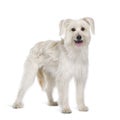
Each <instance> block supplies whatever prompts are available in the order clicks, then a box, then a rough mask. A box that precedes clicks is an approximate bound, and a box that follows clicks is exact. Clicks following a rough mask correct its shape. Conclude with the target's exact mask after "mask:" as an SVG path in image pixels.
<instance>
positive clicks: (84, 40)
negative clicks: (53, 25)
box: [59, 17, 95, 48]
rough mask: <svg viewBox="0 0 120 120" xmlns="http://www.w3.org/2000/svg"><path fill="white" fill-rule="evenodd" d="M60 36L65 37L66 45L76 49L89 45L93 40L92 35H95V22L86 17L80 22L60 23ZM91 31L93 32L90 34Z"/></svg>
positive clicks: (62, 21) (68, 21)
mask: <svg viewBox="0 0 120 120" xmlns="http://www.w3.org/2000/svg"><path fill="white" fill-rule="evenodd" d="M59 26H60V35H63V34H64V35H65V36H64V37H65V38H64V43H65V45H69V46H70V45H71V46H73V47H76V48H80V47H81V46H85V45H88V44H89V42H90V39H91V35H90V33H91V32H92V33H93V34H94V31H95V28H94V20H93V19H92V18H89V17H86V18H83V19H79V20H72V19H66V20H61V22H60V25H59ZM90 29H91V32H90Z"/></svg>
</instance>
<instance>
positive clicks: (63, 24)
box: [59, 19, 72, 36]
mask: <svg viewBox="0 0 120 120" xmlns="http://www.w3.org/2000/svg"><path fill="white" fill-rule="evenodd" d="M71 21H72V20H71V19H66V20H61V21H60V24H59V29H60V32H59V35H60V36H61V35H63V34H64V33H65V31H66V28H67V27H68V25H69V24H70V22H71Z"/></svg>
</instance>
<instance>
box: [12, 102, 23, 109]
mask: <svg viewBox="0 0 120 120" xmlns="http://www.w3.org/2000/svg"><path fill="white" fill-rule="evenodd" d="M23 106H24V105H23V103H14V104H13V106H12V107H13V108H14V109H18V108H23Z"/></svg>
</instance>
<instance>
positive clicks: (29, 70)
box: [13, 58, 38, 108]
mask: <svg viewBox="0 0 120 120" xmlns="http://www.w3.org/2000/svg"><path fill="white" fill-rule="evenodd" d="M24 67H25V68H24V74H23V78H22V82H21V86H20V89H19V91H18V95H17V98H16V101H15V103H14V104H13V108H22V107H23V104H22V100H23V97H24V95H25V93H26V91H27V90H28V88H29V87H30V86H31V85H32V84H33V82H34V80H35V76H36V73H37V70H38V65H37V64H36V63H35V62H34V61H32V60H31V59H29V58H28V59H27V60H26V62H25V66H24Z"/></svg>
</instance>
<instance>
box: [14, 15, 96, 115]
mask: <svg viewBox="0 0 120 120" xmlns="http://www.w3.org/2000/svg"><path fill="white" fill-rule="evenodd" d="M90 28H91V31H92V33H94V21H93V19H92V18H89V17H86V18H83V19H80V20H72V19H66V20H62V21H61V22H60V35H63V34H64V35H65V37H64V39H63V40H61V41H46V42H40V43H37V44H36V45H35V46H34V47H33V48H32V49H31V51H30V54H29V56H28V58H27V60H26V62H25V66H24V74H23V78H22V82H21V86H20V90H19V92H18V96H17V99H16V101H15V103H14V104H13V107H14V108H21V107H23V104H22V100H23V97H24V94H25V93H26V91H27V89H28V88H29V87H30V86H31V85H32V84H33V82H34V80H35V77H36V75H38V79H39V82H40V84H41V86H42V88H43V89H44V90H45V91H46V93H47V96H48V100H49V105H57V102H54V100H53V97H52V92H53V88H54V87H55V86H56V87H57V89H58V94H59V105H60V108H61V111H62V112H63V113H71V109H70V107H69V104H68V87H69V81H70V80H71V78H72V77H74V78H75V83H76V97H77V98H76V99H77V105H78V109H79V110H80V111H87V110H88V108H87V107H86V106H85V103H84V88H85V83H86V79H87V74H88V45H89V42H90V39H91V36H90Z"/></svg>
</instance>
